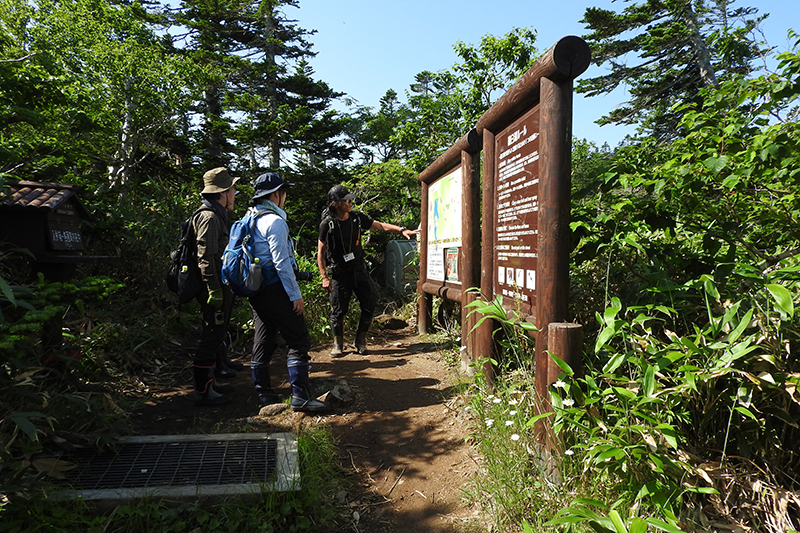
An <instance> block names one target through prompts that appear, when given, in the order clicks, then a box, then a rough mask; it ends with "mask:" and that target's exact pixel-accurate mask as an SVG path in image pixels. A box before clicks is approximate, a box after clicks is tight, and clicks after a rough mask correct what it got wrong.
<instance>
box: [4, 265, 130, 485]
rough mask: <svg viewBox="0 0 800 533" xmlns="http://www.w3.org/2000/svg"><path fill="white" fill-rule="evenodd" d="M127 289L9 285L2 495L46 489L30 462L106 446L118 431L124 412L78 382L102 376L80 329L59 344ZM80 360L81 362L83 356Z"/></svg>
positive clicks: (94, 282) (89, 283)
mask: <svg viewBox="0 0 800 533" xmlns="http://www.w3.org/2000/svg"><path fill="white" fill-rule="evenodd" d="M121 287H122V286H121V285H120V284H118V283H115V282H113V281H112V280H110V279H108V278H85V279H83V280H80V281H76V282H74V283H47V282H45V281H43V280H42V279H41V278H40V279H39V281H38V282H37V283H36V284H33V285H31V286H27V287H24V286H23V287H14V286H12V287H11V288H12V292H11V294H12V296H13V297H12V298H8V299H7V300H5V301H2V300H0V306H2V308H3V311H4V313H3V321H2V322H0V360H2V361H3V363H2V365H0V398H2V401H0V414H1V415H2V417H1V418H2V422H0V494H3V495H7V494H10V493H13V492H19V491H23V490H29V489H31V488H33V487H35V486H37V485H41V483H42V478H43V473H47V472H48V470H47V469H46V468H41V465H39V464H38V463H37V462H36V461H35V460H32V457H33V456H34V455H35V454H37V453H40V452H42V451H45V450H48V451H52V450H54V449H63V448H64V447H65V446H71V445H73V444H79V443H82V444H85V443H87V442H88V443H93V444H96V445H103V444H107V443H109V442H110V441H112V440H113V439H114V436H115V435H116V434H117V432H118V431H119V430H120V426H119V422H120V420H121V418H122V417H121V412H122V410H121V408H120V407H119V406H118V405H117V403H116V402H115V401H114V400H113V399H112V397H111V396H109V395H108V394H107V393H106V392H105V391H102V390H90V389H85V388H84V387H83V386H82V385H81V383H80V381H79V380H78V379H77V378H76V376H77V375H83V376H85V377H89V376H92V375H99V374H101V370H100V368H101V365H100V364H98V362H97V361H94V360H93V358H92V354H91V351H90V350H86V347H87V346H88V343H86V342H85V340H84V338H83V335H82V334H81V332H80V330H79V329H76V328H70V333H69V334H68V335H65V337H66V338H67V341H68V342H66V343H64V344H62V322H63V320H64V319H66V318H74V317H75V316H76V315H77V316H78V317H84V316H85V311H86V309H87V307H89V306H91V305H93V304H95V303H96V302H99V301H102V300H106V299H108V298H109V296H110V295H111V293H113V292H114V291H117V290H119V289H120V288H121ZM81 355H82V357H81Z"/></svg>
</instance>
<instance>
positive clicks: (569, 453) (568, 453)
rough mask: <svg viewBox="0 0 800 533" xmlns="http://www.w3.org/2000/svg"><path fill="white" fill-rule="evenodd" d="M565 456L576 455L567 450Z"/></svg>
mask: <svg viewBox="0 0 800 533" xmlns="http://www.w3.org/2000/svg"><path fill="white" fill-rule="evenodd" d="M564 455H575V452H573V451H572V450H567V451H565V452H564Z"/></svg>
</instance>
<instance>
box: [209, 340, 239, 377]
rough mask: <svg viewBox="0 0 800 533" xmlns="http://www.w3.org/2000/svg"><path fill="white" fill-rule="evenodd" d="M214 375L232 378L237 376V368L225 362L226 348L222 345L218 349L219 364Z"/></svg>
mask: <svg viewBox="0 0 800 533" xmlns="http://www.w3.org/2000/svg"><path fill="white" fill-rule="evenodd" d="M214 375H215V376H216V377H217V378H219V379H231V378H235V377H236V370H234V369H232V368H231V367H229V366H228V365H226V364H225V350H224V349H223V347H222V345H220V347H219V349H218V350H217V364H216V371H215V373H214Z"/></svg>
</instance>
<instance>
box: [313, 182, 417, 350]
mask: <svg viewBox="0 0 800 533" xmlns="http://www.w3.org/2000/svg"><path fill="white" fill-rule="evenodd" d="M354 199H355V196H354V195H353V194H352V193H350V192H349V191H348V190H347V189H346V188H345V187H344V186H342V185H334V186H333V187H332V188H331V190H330V191H328V195H327V200H328V202H329V205H328V209H327V214H326V215H325V216H323V218H322V222H321V223H320V226H319V241H318V242H317V266H318V267H319V272H320V276H321V277H322V288H323V289H325V291H327V292H328V293H329V295H330V302H331V317H330V320H331V328H332V329H333V336H334V341H333V350H331V357H341V356H342V355H343V348H344V317H345V315H347V310H348V308H349V306H350V298H351V296H352V295H353V293H355V295H356V298H357V299H358V303H359V306H360V307H361V316H360V318H359V321H358V329H357V330H356V338H355V345H356V351H357V352H358V353H359V354H362V355H365V354H366V353H367V331H368V330H369V326H370V324H371V323H372V317H373V315H374V314H375V306H376V305H377V301H378V295H377V292H376V291H375V287H374V286H373V284H372V280H371V279H370V277H369V272H367V267H366V264H365V263H364V250H363V249H362V247H361V234H362V232H364V231H366V230H378V231H385V232H390V233H399V234H401V235H403V236H404V237H405V238H407V239H410V238H411V236H412V235H415V234H417V233H419V230H410V229H407V228H405V227H402V226H395V225H394V224H388V223H386V222H378V221H377V220H373V219H372V218H371V217H370V216H369V215H366V214H364V213H361V212H360V211H354V210H353V200H354Z"/></svg>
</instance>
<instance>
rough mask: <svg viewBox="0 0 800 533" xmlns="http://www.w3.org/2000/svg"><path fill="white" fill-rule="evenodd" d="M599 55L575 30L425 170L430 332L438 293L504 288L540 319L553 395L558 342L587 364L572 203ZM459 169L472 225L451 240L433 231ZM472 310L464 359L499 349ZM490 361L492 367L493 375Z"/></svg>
mask: <svg viewBox="0 0 800 533" xmlns="http://www.w3.org/2000/svg"><path fill="white" fill-rule="evenodd" d="M589 60H590V52H589V46H588V45H587V44H586V42H585V41H583V40H582V39H580V38H579V37H574V36H568V37H564V38H562V39H560V40H559V41H558V42H557V43H556V44H555V45H554V46H553V47H552V48H550V49H549V50H548V51H547V52H546V53H545V54H544V55H543V56H542V58H541V59H540V60H539V61H538V62H537V63H536V64H535V65H534V66H533V67H531V68H530V69H529V70H528V72H526V73H525V74H524V75H523V76H522V77H521V78H520V79H519V80H518V81H517V82H516V83H515V84H514V85H513V86H512V87H511V88H510V89H509V90H508V91H507V92H506V93H505V94H504V95H503V96H502V97H500V98H499V99H498V100H497V102H495V104H494V105H493V106H492V107H491V108H489V110H487V111H486V113H484V114H483V116H481V118H480V119H479V120H478V122H477V124H476V126H475V130H474V131H472V132H470V133H469V134H468V135H467V136H465V137H464V138H462V139H461V140H460V141H459V142H458V143H457V144H456V145H454V146H453V147H451V148H450V149H449V150H448V151H447V152H445V154H443V155H442V157H440V158H439V159H438V160H437V161H436V162H435V163H434V164H432V165H431V166H430V167H428V169H426V170H425V171H424V172H423V173H422V174H420V176H419V180H420V182H421V183H422V228H423V231H422V246H421V250H420V252H421V260H420V268H421V272H420V283H419V286H418V290H419V293H420V305H419V312H420V314H419V324H420V332H422V333H424V332H426V331H427V330H428V329H429V328H430V325H431V318H430V308H431V301H430V297H431V296H432V295H437V296H441V297H444V298H451V299H453V300H457V301H460V302H461V303H462V309H466V305H467V304H468V303H469V302H470V301H472V300H473V299H474V298H475V297H476V296H475V294H474V293H472V292H466V289H468V288H470V287H478V286H479V287H480V292H481V295H482V296H483V298H485V299H494V298H495V297H497V296H500V297H501V301H502V305H503V307H504V308H506V309H507V310H508V311H510V312H517V313H519V314H521V315H522V316H521V317H520V318H522V319H524V320H526V321H528V322H531V323H533V324H535V325H536V327H537V329H538V331H537V333H536V336H535V340H536V353H535V361H534V372H535V375H536V389H537V391H538V393H539V395H540V398H541V399H542V400H544V401H545V402H547V400H548V398H549V394H548V388H549V386H550V384H551V383H552V382H553V381H555V379H556V378H557V376H558V372H559V368H558V366H557V365H555V364H554V363H553V361H552V360H551V357H550V355H549V354H548V351H551V352H552V350H551V348H552V349H557V350H559V351H562V350H566V351H565V352H562V353H555V352H553V353H554V354H555V355H556V356H558V357H560V358H561V359H563V360H564V361H566V362H567V363H568V364H569V365H570V366H572V368H573V369H575V370H576V371H578V372H580V367H581V364H582V361H581V352H582V350H581V346H582V339H581V335H582V330H581V327H580V326H579V325H577V324H569V323H568V322H567V320H568V318H569V317H568V316H567V314H568V294H569V253H570V235H569V213H570V183H571V155H572V93H573V91H572V83H573V80H574V79H575V78H576V77H578V76H579V75H580V74H582V73H583V72H584V71H585V70H586V69H587V68H588V66H589ZM481 143H482V151H483V168H482V197H483V202H482V210H481V213H480V216H478V213H477V205H478V200H477V197H478V196H477V187H478V185H477V183H479V181H480V180H481V178H480V177H479V176H478V172H477V164H478V163H477V162H478V158H479V155H480V153H479V152H480V146H476V145H480V144H481ZM457 175H458V176H460V177H461V179H462V180H463V181H462V186H463V188H462V197H461V205H462V212H461V216H462V219H463V220H462V233H461V235H460V236H459V240H458V241H453V242H457V243H458V246H455V245H454V246H452V247H449V246H448V243H447V239H448V238H450V237H448V235H450V233H448V232H447V231H445V233H447V235H445V233H442V234H441V235H439V234H436V235H432V234H431V233H432V232H439V231H440V228H442V227H443V226H442V225H441V216H442V213H441V212H439V211H438V210H437V205H442V203H443V202H446V201H447V200H446V199H442V190H443V188H444V187H445V186H446V185H445V184H446V183H447V182H448V181H450V182H452V181H454V180H455V176H457ZM439 180H441V181H439ZM437 184H438V185H437ZM437 187H438V189H437ZM450 189H451V191H450V193H451V194H452V192H453V191H452V187H450ZM431 191H433V195H434V196H435V198H433V199H432V197H431V194H432V192H431ZM450 205H452V202H450ZM431 217H433V220H431ZM479 219H480V221H481V224H480V226H478V220H479ZM451 222H452V221H451ZM478 227H480V231H481V233H480V236H478V235H477V231H478V229H477V228H478ZM440 237H441V239H440ZM479 242H480V243H482V245H480V246H479V245H478V243H479ZM456 250H457V251H456ZM448 258H455V259H456V260H457V261H458V268H457V275H455V276H451V275H450V274H448V269H447V265H448ZM456 280H457V283H456ZM467 315H468V313H467V312H466V311H465V312H463V313H462V344H463V345H464V346H465V347H466V350H464V352H466V353H465V354H464V356H462V362H463V363H464V365H466V364H469V363H471V362H474V361H475V360H476V359H478V358H479V357H483V358H488V357H491V356H492V353H493V349H494V343H493V338H492V332H493V329H494V327H493V324H492V323H491V322H489V321H485V322H484V323H483V324H482V325H481V326H480V327H479V328H477V330H476V331H475V333H474V334H471V335H469V334H468V333H469V332H471V331H472V329H473V327H472V326H473V325H474V324H475V323H476V319H474V318H473V319H470V318H469V317H468V316H467ZM551 335H552V336H553V339H551V338H550V337H551ZM556 347H557V348H556ZM489 371H490V369H487V368H484V373H485V374H487V378H489V382H490V383H491V376H490V375H489Z"/></svg>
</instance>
